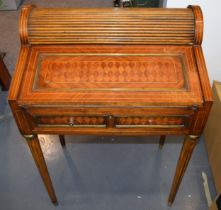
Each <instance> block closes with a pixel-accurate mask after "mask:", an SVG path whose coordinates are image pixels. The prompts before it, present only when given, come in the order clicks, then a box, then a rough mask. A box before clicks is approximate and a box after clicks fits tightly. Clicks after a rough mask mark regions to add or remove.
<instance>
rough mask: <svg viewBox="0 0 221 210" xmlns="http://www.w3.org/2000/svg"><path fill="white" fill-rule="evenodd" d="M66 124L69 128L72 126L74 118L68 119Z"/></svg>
mask: <svg viewBox="0 0 221 210" xmlns="http://www.w3.org/2000/svg"><path fill="white" fill-rule="evenodd" d="M68 124H69V126H74V118H73V117H70V119H69V122H68Z"/></svg>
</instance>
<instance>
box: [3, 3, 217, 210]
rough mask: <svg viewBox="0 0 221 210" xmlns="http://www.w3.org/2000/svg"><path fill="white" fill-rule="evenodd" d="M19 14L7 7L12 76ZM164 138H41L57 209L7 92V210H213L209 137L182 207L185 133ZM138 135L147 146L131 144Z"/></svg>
mask: <svg viewBox="0 0 221 210" xmlns="http://www.w3.org/2000/svg"><path fill="white" fill-rule="evenodd" d="M25 3H35V4H37V5H40V6H45V7H110V6H112V1H107V0H106V1H104V0H103V1H101V0H100V1H99V0H91V1H80V0H75V1H60V0H53V1H51V0H32V1H31V0H30V1H25ZM18 14H19V11H7V12H0V30H1V31H0V32H1V33H0V51H5V52H6V53H7V55H6V58H5V63H6V65H7V66H8V68H9V71H10V72H11V74H13V69H14V66H15V63H16V59H17V55H18V51H19V47H20V44H19V36H18V26H17V24H18V21H17V20H18V16H19V15H18ZM158 138H159V137H157V136H154V137H111V136H110V137H102V136H67V137H66V139H67V146H66V148H65V149H62V147H61V145H60V144H59V141H58V137H57V136H40V141H41V145H42V149H43V152H44V155H45V159H46V161H47V164H48V168H49V171H50V174H51V177H52V180H53V183H54V187H55V191H56V194H57V197H58V200H59V205H58V206H54V205H53V204H51V202H50V200H49V198H48V195H47V193H46V191H45V189H44V186H43V184H42V181H41V178H40V176H39V174H38V172H37V169H36V167H35V164H34V161H33V159H32V157H31V154H30V152H29V149H28V147H27V145H26V142H25V140H24V139H23V138H22V136H21V135H20V134H19V132H18V130H17V127H16V124H15V121H14V119H13V117H12V115H11V112H10V109H9V106H8V104H7V92H0V166H1V169H0V210H26V209H27V210H29V209H31V210H40V209H41V210H42V209H44V210H46V209H47V210H51V209H56V210H60V209H62V210H69V209H70V210H75V209H76V210H138V209H139V210H159V209H162V210H164V209H165V210H166V209H171V210H174V209H179V210H186V209H188V210H207V209H208V207H207V202H206V197H205V194H204V188H203V180H202V175H201V173H202V171H204V172H206V174H207V175H208V179H209V185H210V189H211V193H212V196H213V197H214V195H215V190H214V185H213V182H212V177H211V172H210V168H209V165H208V159H207V154H206V151H205V148H204V144H203V139H201V141H200V143H199V144H198V145H197V147H196V149H195V151H194V153H193V156H192V158H191V161H190V164H189V166H188V169H187V171H186V173H185V176H184V178H183V181H182V183H181V186H180V189H179V191H178V193H177V197H176V200H175V202H174V204H173V205H172V207H168V206H167V198H168V194H169V190H170V187H171V183H172V178H173V175H174V172H175V167H176V163H177V160H178V156H179V152H180V149H181V143H182V137H177V136H174V137H172V136H169V137H168V138H167V143H166V144H165V146H164V148H163V150H161V151H159V150H158V145H157V144H156V142H158ZM135 140H137V141H140V142H141V143H140V144H134V143H130V141H135ZM92 141H96V142H97V143H96V144H95V143H90V142H92ZM82 142H84V143H82ZM104 142H105V143H104ZM123 142H127V144H123ZM154 142H155V143H154Z"/></svg>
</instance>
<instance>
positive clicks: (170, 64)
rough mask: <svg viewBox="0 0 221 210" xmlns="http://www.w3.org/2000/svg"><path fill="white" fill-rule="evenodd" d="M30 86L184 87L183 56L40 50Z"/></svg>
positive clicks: (84, 88)
mask: <svg viewBox="0 0 221 210" xmlns="http://www.w3.org/2000/svg"><path fill="white" fill-rule="evenodd" d="M37 63H38V66H37V72H36V76H35V77H36V78H35V83H34V88H33V90H41V91H42V89H52V90H53V89H56V90H58V91H62V90H64V89H65V90H79V91H80V90H82V91H84V90H87V91H88V90H89V91H96V90H109V91H122V90H128V91H129V90H139V91H145V90H157V91H160V90H162V91H163V90H165V89H166V90H182V89H187V87H186V82H185V75H184V72H185V69H184V68H185V66H184V64H183V60H182V56H180V55H176V54H174V55H167V54H165V55H164V54H155V55H154V54H135V55H133V54H110V55H109V54H107V55H104V54H90V55H88V54H83V53H82V54H61V55H56V54H53V53H51V54H41V55H40V56H39V57H38V61H37Z"/></svg>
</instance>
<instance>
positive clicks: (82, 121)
mask: <svg viewBox="0 0 221 210" xmlns="http://www.w3.org/2000/svg"><path fill="white" fill-rule="evenodd" d="M35 122H36V125H37V126H51V127H53V126H70V127H96V126H98V127H102V126H103V127H105V118H104V117H102V116H37V117H35Z"/></svg>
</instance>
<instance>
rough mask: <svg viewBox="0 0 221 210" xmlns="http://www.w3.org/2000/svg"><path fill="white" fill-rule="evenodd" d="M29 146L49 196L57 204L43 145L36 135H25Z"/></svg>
mask: <svg viewBox="0 0 221 210" xmlns="http://www.w3.org/2000/svg"><path fill="white" fill-rule="evenodd" d="M24 137H25V138H26V140H27V143H28V146H29V148H30V150H31V153H32V156H33V158H34V161H35V164H36V166H37V167H38V170H39V173H40V175H41V178H42V180H43V182H44V184H45V187H46V189H47V191H48V195H49V196H50V198H51V201H52V202H53V203H54V204H57V203H58V202H57V198H56V195H55V192H54V188H53V185H52V182H51V178H50V175H49V173H48V169H47V165H46V163H45V159H44V156H43V153H42V150H41V145H40V142H39V140H38V137H37V136H36V135H25V136H24Z"/></svg>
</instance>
